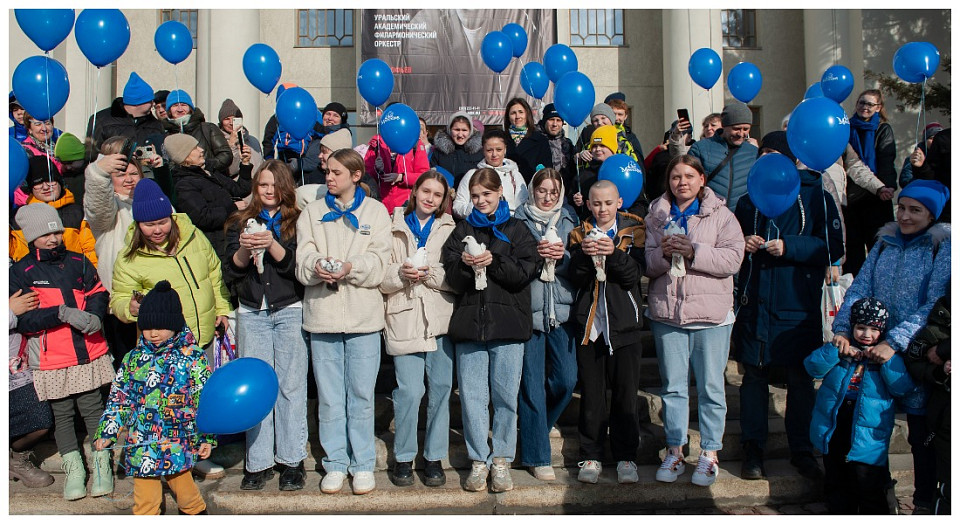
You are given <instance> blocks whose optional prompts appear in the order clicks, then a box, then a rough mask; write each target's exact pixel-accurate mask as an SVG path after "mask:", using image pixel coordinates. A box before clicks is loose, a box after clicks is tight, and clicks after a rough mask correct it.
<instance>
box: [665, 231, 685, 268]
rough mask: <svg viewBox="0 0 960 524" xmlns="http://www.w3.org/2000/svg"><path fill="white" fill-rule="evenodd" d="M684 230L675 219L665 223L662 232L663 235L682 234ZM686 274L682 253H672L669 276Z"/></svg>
mask: <svg viewBox="0 0 960 524" xmlns="http://www.w3.org/2000/svg"><path fill="white" fill-rule="evenodd" d="M685 233H686V231H684V230H683V228H682V227H680V225H679V224H677V223H676V222H675V221H673V220H671V221H670V224H668V225H667V229H666V230H665V231H664V232H663V234H664V236H669V235H683V234H685ZM686 274H687V268H686V266H685V265H684V262H683V255H681V254H680V253H674V254H673V256H672V257H670V276H672V277H682V276H684V275H686Z"/></svg>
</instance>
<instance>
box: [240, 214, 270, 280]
mask: <svg viewBox="0 0 960 524" xmlns="http://www.w3.org/2000/svg"><path fill="white" fill-rule="evenodd" d="M266 230H267V226H266V224H261V223H260V222H257V221H256V219H253V218H248V219H247V226H246V227H244V228H243V232H244V233H246V234H248V235H251V234H253V233H260V232H263V231H266ZM251 251H252V252H253V265H255V266H257V273H260V274H261V275H262V274H263V252H264V249H263V248H262V247H258V248H256V249H253V250H251Z"/></svg>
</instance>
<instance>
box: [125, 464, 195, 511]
mask: <svg viewBox="0 0 960 524" xmlns="http://www.w3.org/2000/svg"><path fill="white" fill-rule="evenodd" d="M166 479H167V486H169V487H170V491H172V492H173V496H174V498H175V499H176V500H177V506H178V507H179V508H180V511H182V512H184V513H186V514H188V515H196V514H197V513H200V512H201V511H203V510H205V509H207V505H206V503H204V502H203V496H202V495H201V494H200V488H198V487H197V483H196V482H194V481H193V476H192V475H191V474H190V471H189V470H187V471H184V472H181V473H177V474H176V475H171V476H169V477H166ZM161 502H163V484H162V483H161V482H160V477H149V478H139V477H137V478H134V479H133V514H134V515H159V514H160V503H161Z"/></svg>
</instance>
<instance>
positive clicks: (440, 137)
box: [433, 129, 483, 155]
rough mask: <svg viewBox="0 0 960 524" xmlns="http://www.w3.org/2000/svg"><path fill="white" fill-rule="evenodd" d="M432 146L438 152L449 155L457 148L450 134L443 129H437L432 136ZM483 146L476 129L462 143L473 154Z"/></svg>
mask: <svg viewBox="0 0 960 524" xmlns="http://www.w3.org/2000/svg"><path fill="white" fill-rule="evenodd" d="M433 147H436V148H437V149H438V150H439V151H440V152H442V153H444V154H447V155H449V154H450V153H452V152H453V150H454V149H456V148H457V145H456V144H454V143H453V139H452V138H450V135H448V134H447V132H446V131H445V130H443V129H441V130H439V131H437V134H436V135H434V137H433ZM482 148H483V142H482V141H481V137H480V133H477V132H476V131H474V132H473V134H472V135H470V138H468V139H467V141H466V142H465V143H464V144H463V149H464V150H465V151H466V152H467V153H469V154H471V155H473V154H476V153H479V152H480V149H482Z"/></svg>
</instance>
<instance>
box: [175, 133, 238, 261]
mask: <svg viewBox="0 0 960 524" xmlns="http://www.w3.org/2000/svg"><path fill="white" fill-rule="evenodd" d="M218 132H219V131H218ZM252 168H253V166H251V165H250V164H240V175H239V176H240V177H239V179H237V181H236V182H234V181H233V179H232V178H230V177H228V176H226V175H223V174H220V173H211V172H209V171H205V170H204V169H203V168H201V167H198V166H191V167H187V166H174V167H173V169H172V170H171V171H172V173H173V180H174V183H175V184H176V190H177V209H178V210H179V211H180V212H181V213H186V214H187V216H188V217H190V221H191V222H193V225H195V226H197V229H199V230H200V231H203V233H204V235H206V236H207V240H209V241H210V243H211V244H213V249H214V251H216V252H217V256H218V257H220V259H221V260H222V259H223V255H224V252H225V249H226V242H227V241H226V235H225V234H224V231H223V226H224V224H226V222H227V217H229V216H230V214H231V213H233V212H234V211H236V210H237V206H236V204H235V203H234V200H233V199H234V198H243V197H246V196H247V195H249V194H250V186H251V182H250V171H251V170H252Z"/></svg>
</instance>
